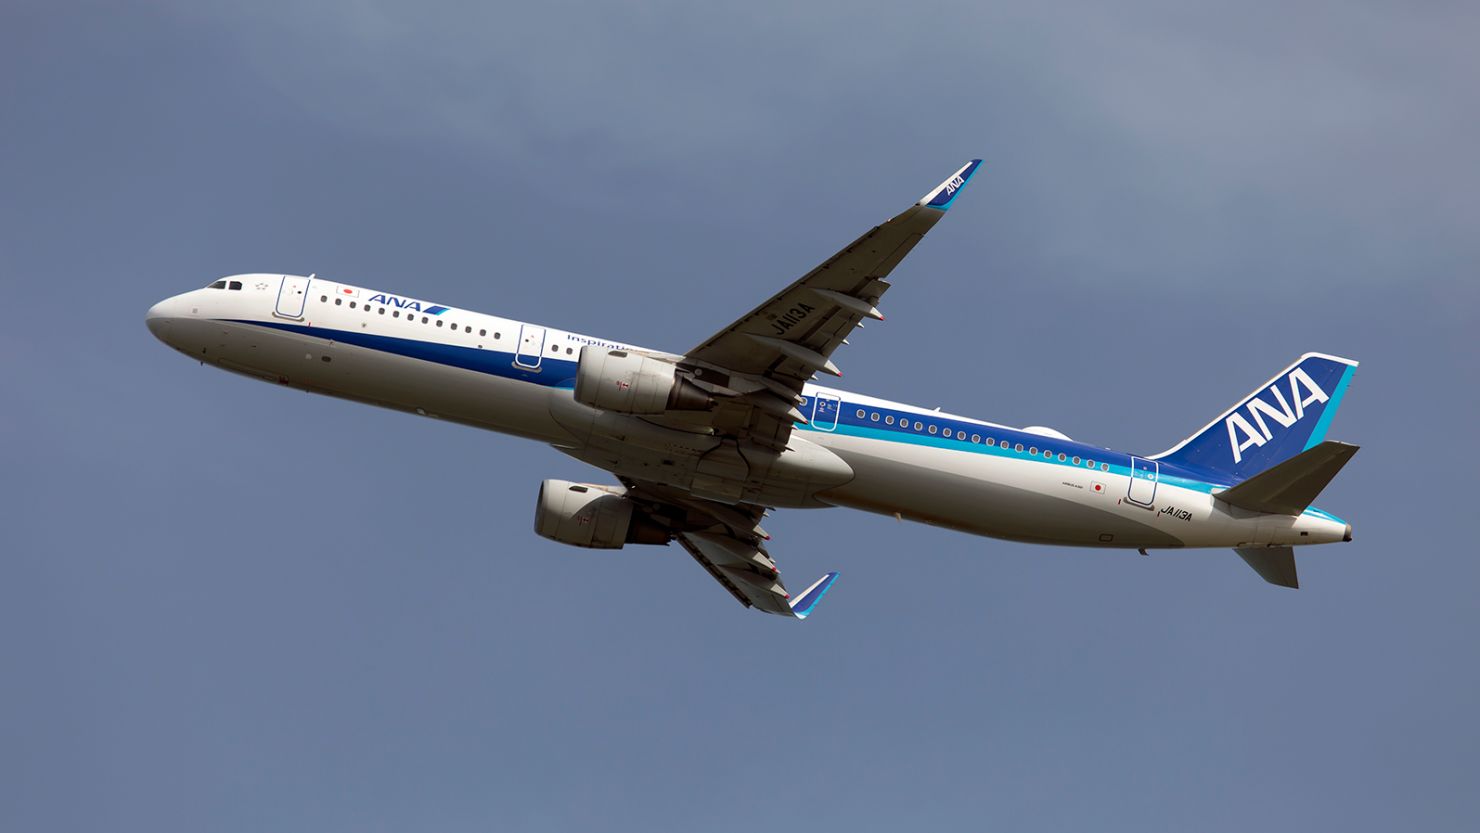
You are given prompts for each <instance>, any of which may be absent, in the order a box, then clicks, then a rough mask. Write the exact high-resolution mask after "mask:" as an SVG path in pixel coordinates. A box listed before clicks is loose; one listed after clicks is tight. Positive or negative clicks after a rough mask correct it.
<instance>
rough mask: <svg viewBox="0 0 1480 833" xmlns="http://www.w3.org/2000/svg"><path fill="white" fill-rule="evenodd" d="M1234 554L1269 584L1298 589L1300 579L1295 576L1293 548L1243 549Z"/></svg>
mask: <svg viewBox="0 0 1480 833" xmlns="http://www.w3.org/2000/svg"><path fill="white" fill-rule="evenodd" d="M1234 552H1236V553H1238V554H1239V557H1240V558H1242V559H1243V560H1244V561H1246V562H1248V565H1249V566H1250V567H1253V568H1254V572H1256V573H1258V574H1259V575H1260V577H1261V578H1263V579H1264V580H1265V581H1267V582H1269V583H1270V584H1275V585H1279V586H1280V587H1290V588H1293V589H1299V588H1300V579H1299V578H1298V577H1296V575H1295V548H1294V547H1243V548H1239V549H1235V550H1234Z"/></svg>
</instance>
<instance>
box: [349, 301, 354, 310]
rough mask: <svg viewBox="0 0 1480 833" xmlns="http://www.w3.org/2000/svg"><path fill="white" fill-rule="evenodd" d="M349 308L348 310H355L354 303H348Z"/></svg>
mask: <svg viewBox="0 0 1480 833" xmlns="http://www.w3.org/2000/svg"><path fill="white" fill-rule="evenodd" d="M349 308H350V309H354V308H355V302H354V301H350V302H349Z"/></svg>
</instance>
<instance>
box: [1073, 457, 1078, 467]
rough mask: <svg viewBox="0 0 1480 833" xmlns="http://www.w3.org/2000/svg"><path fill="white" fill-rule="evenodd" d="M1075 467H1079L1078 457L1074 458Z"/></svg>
mask: <svg viewBox="0 0 1480 833" xmlns="http://www.w3.org/2000/svg"><path fill="white" fill-rule="evenodd" d="M1074 465H1076V466H1077V465H1079V458H1078V457H1075V458H1074Z"/></svg>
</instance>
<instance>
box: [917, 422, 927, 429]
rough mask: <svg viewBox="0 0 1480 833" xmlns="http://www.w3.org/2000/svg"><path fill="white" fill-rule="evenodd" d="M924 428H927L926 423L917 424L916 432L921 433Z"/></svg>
mask: <svg viewBox="0 0 1480 833" xmlns="http://www.w3.org/2000/svg"><path fill="white" fill-rule="evenodd" d="M924 427H925V423H923V422H917V423H915V430H916V431H919V430H920V429H922V428H924Z"/></svg>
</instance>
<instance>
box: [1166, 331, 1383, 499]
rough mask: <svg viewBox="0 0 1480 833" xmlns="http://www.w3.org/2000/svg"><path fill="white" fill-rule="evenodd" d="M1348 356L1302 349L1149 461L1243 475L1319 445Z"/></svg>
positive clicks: (1348, 371)
mask: <svg viewBox="0 0 1480 833" xmlns="http://www.w3.org/2000/svg"><path fill="white" fill-rule="evenodd" d="M1356 369H1357V363H1356V362H1354V361H1352V360H1351V359H1343V358H1340V357H1337V356H1327V355H1325V354H1323V353H1306V354H1305V355H1303V356H1301V357H1300V359H1299V360H1298V361H1296V362H1295V363H1294V364H1292V365H1290V366H1289V367H1287V368H1285V369H1284V370H1282V371H1280V372H1279V374H1278V375H1276V376H1275V377H1274V378H1273V379H1270V380H1269V381H1268V382H1265V383H1264V384H1263V385H1262V386H1260V387H1259V389H1257V390H1255V391H1254V392H1253V393H1251V394H1249V395H1248V396H1247V397H1245V398H1244V399H1243V401H1241V402H1239V403H1238V404H1237V405H1234V406H1233V407H1232V408H1229V409H1228V410H1227V411H1225V412H1224V413H1223V415H1222V416H1220V417H1218V418H1217V419H1215V420H1213V421H1212V422H1210V423H1208V425H1207V426H1206V427H1204V428H1203V429H1202V430H1201V431H1198V432H1197V433H1196V434H1193V435H1192V436H1190V437H1188V438H1187V439H1185V440H1183V441H1182V442H1180V443H1178V444H1177V445H1176V446H1174V447H1172V448H1170V449H1168V450H1166V451H1163V452H1162V453H1160V454H1157V455H1155V456H1153V457H1152V458H1151V459H1153V460H1163V461H1166V462H1169V463H1177V464H1182V465H1189V466H1197V467H1200V468H1204V469H1211V470H1212V471H1216V472H1221V473H1224V474H1228V475H1231V476H1232V477H1233V478H1234V479H1235V480H1243V479H1245V478H1248V477H1250V476H1252V475H1255V474H1258V473H1259V472H1261V471H1264V470H1265V469H1268V468H1270V467H1271V466H1274V465H1277V464H1279V463H1282V462H1284V461H1286V460H1288V459H1290V458H1291V457H1294V456H1295V455H1297V454H1299V453H1300V452H1302V451H1305V450H1306V449H1308V448H1311V447H1313V446H1315V445H1317V444H1319V443H1320V442H1321V441H1322V440H1324V439H1325V438H1326V429H1327V428H1328V427H1329V426H1330V425H1331V418H1332V417H1333V416H1335V415H1336V409H1337V408H1338V407H1340V406H1341V399H1342V397H1343V396H1344V395H1345V393H1346V388H1347V385H1348V384H1350V383H1351V379H1352V373H1353V372H1355V371H1356Z"/></svg>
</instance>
